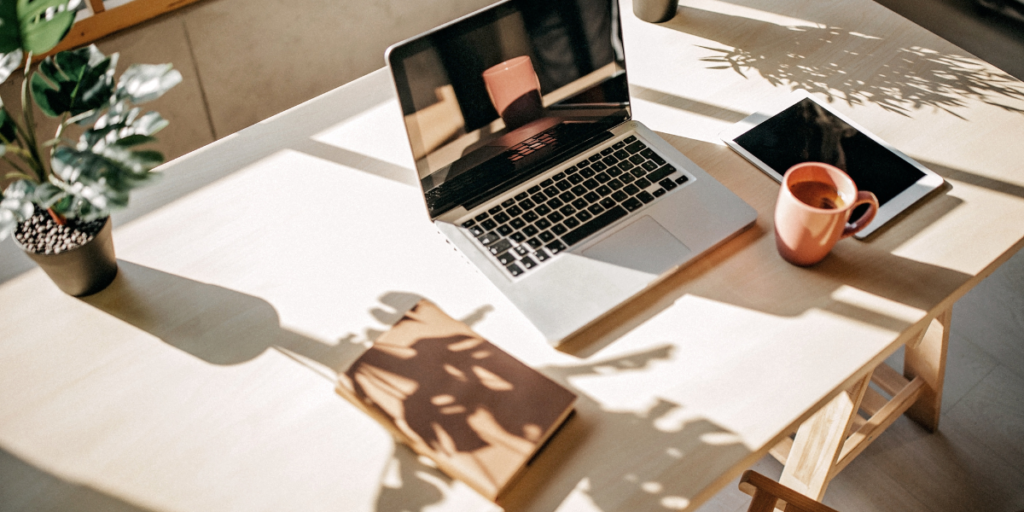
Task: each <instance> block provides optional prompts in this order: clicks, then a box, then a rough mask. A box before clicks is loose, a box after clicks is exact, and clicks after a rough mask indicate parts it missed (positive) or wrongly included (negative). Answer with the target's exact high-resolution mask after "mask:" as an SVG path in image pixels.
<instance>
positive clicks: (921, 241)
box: [892, 180, 1024, 275]
mask: <svg viewBox="0 0 1024 512" xmlns="http://www.w3.org/2000/svg"><path fill="white" fill-rule="evenodd" d="M950 183H951V184H952V185H953V188H952V189H951V190H950V191H949V192H948V195H950V196H952V197H955V198H957V199H959V200H960V201H962V202H961V203H960V205H959V206H958V207H957V209H958V210H961V211H960V212H959V213H958V215H955V216H950V215H947V216H944V217H941V218H939V219H937V220H935V221H934V222H932V223H931V224H929V225H927V226H924V227H923V228H922V229H921V230H920V231H919V232H917V233H915V234H914V235H913V236H911V237H910V238H908V239H907V240H906V241H905V242H903V243H901V244H900V245H899V246H897V247H896V248H895V249H893V251H892V254H893V255H896V256H900V257H903V258H907V259H910V260H915V261H918V262H921V263H926V264H929V265H934V266H936V267H942V268H945V269H950V270H955V271H958V272H963V273H965V274H969V275H975V274H978V273H979V272H981V271H982V270H984V268H985V267H986V266H988V263H987V262H991V261H993V260H995V259H996V258H998V257H1000V256H1001V255H1002V253H1003V252H1004V251H1005V240H1006V239H1007V238H1016V239H1020V238H1024V222H1008V219H1024V198H1020V197H1017V196H1016V195H1013V194H1007V193H1000V192H997V191H993V190H991V189H989V188H986V187H981V186H977V185H972V184H969V183H966V182H962V181H953V180H950ZM967 210H970V211H971V213H967V212H965V211H967ZM964 215H968V216H973V218H977V216H979V215H986V217H987V218H984V219H980V223H981V224H983V226H980V227H984V228H985V229H974V227H975V226H965V225H963V224H962V223H959V222H958V219H961V218H963V217H964ZM993 230H994V231H996V232H997V233H998V236H993ZM946 237H955V238H956V239H957V240H958V241H959V242H958V243H957V244H955V245H950V244H943V245H937V244H935V243H934V240H935V239H940V238H946ZM937 247H943V248H945V250H938V249H937ZM965 247H967V248H970V249H969V253H970V256H971V257H970V258H965V257H964V254H963V252H964V251H963V249H964V248H965Z"/></svg>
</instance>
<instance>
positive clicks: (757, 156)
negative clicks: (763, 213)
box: [722, 91, 943, 238]
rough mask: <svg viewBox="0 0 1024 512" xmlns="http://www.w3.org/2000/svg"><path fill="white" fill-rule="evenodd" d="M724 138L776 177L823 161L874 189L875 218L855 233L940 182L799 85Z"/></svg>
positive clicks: (885, 219) (863, 186) (864, 233)
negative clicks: (787, 98) (781, 103)
mask: <svg viewBox="0 0 1024 512" xmlns="http://www.w3.org/2000/svg"><path fill="white" fill-rule="evenodd" d="M722 140H724V141H725V143H726V144H728V145H729V147H731V148H733V149H734V150H736V151H737V152H738V153H739V154H741V155H743V157H744V158H746V159H747V160H749V161H750V162H751V163H753V164H754V165H756V166H757V167H758V168H759V169H761V170H762V171H764V172H765V173H767V174H768V175H769V176H771V177H772V178H774V179H775V181H778V182H781V181H782V176H783V174H785V173H786V170H787V169H789V168H790V167H792V166H794V165H796V164H799V163H802V162H824V163H827V164H831V165H834V166H836V167H838V168H840V169H842V170H844V171H846V173H847V174H849V175H850V177H851V178H853V181H854V182H855V183H856V184H857V188H858V189H860V190H868V191H871V192H874V194H875V196H877V197H878V202H879V209H878V215H876V216H875V220H873V221H872V222H871V224H869V225H868V226H867V227H866V228H864V230H863V231H861V232H860V233H858V234H857V235H856V236H857V238H864V237H866V236H868V235H870V234H871V233H872V232H874V231H875V230H876V229H878V228H879V227H881V226H883V225H884V224H885V223H886V222H889V221H890V220H892V218H893V217H895V216H896V215H898V214H899V213H900V212H902V211H903V210H905V209H907V208H908V207H910V205H912V204H914V203H916V202H917V201H919V200H921V199H922V198H924V197H925V196H927V195H928V194H929V193H930V192H932V191H933V190H935V189H937V188H939V187H941V186H942V184H943V180H942V177H941V176H939V175H938V174H935V173H934V172H932V171H930V170H928V169H927V168H925V167H924V166H923V165H921V164H920V163H918V162H916V161H915V160H914V159H912V158H910V157H908V156H907V155H904V154H903V153H901V152H900V151H899V150H897V149H895V148H893V147H892V146H890V145H888V144H886V143H885V142H883V141H882V140H881V139H879V138H878V137H876V136H875V135H873V134H871V133H870V132H868V131H867V130H865V129H864V128H862V127H860V126H858V125H857V124H856V123H854V122H853V121H851V120H850V119H847V118H846V117H845V116H843V115H842V114H839V113H838V112H834V111H833V110H831V109H829V108H828V107H827V106H825V105H823V104H822V103H819V102H818V101H817V100H815V99H814V97H812V96H810V95H809V94H807V93H806V92H803V91H800V92H798V93H796V94H795V96H794V98H793V101H792V102H790V103H789V105H788V106H786V107H785V108H783V109H781V110H777V111H773V112H758V113H756V114H753V115H751V116H749V117H747V118H746V119H744V120H743V121H740V122H739V123H736V124H735V125H734V126H733V127H732V128H730V129H728V130H726V131H725V132H723V133H722Z"/></svg>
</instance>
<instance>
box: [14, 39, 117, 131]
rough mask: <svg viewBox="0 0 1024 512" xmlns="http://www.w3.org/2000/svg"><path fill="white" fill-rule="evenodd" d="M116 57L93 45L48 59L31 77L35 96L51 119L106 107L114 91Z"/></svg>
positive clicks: (37, 102)
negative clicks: (105, 53) (107, 54)
mask: <svg viewBox="0 0 1024 512" xmlns="http://www.w3.org/2000/svg"><path fill="white" fill-rule="evenodd" d="M116 65H117V54H114V55H111V56H110V57H107V56H106V55H103V53H102V52H100V51H99V49H98V48H96V46H95V45H90V46H88V47H86V48H79V49H77V50H70V51H66V52H61V53H58V54H57V55H55V56H51V57H47V58H45V59H43V61H42V62H41V63H40V64H39V71H38V72H37V73H35V74H33V75H32V79H31V85H32V97H33V98H35V100H36V104H38V105H39V108H40V109H41V110H42V111H43V112H44V113H45V114H46V115H48V116H50V117H59V116H61V115H63V114H65V113H70V114H71V115H73V116H75V115H79V114H82V113H85V112H88V111H91V110H97V109H102V108H104V107H106V106H107V105H108V103H109V101H110V99H111V97H112V95H113V91H114V67H115V66H116Z"/></svg>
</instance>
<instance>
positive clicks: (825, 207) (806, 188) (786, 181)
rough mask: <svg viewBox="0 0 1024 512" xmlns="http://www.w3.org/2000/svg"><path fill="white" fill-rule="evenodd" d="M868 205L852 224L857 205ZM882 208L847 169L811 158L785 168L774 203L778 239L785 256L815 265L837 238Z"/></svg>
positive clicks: (860, 226) (861, 226)
mask: <svg viewBox="0 0 1024 512" xmlns="http://www.w3.org/2000/svg"><path fill="white" fill-rule="evenodd" d="M862 204H866V205H868V210H867V212H865V213H864V214H863V215H861V216H860V218H859V219H857V220H856V221H854V222H853V223H852V224H848V221H849V220H850V215H851V213H852V212H853V210H854V209H855V208H856V207H858V206H860V205H862ZM876 213H878V199H877V198H876V197H875V195H874V194H872V193H871V192H866V191H859V190H857V184H856V183H854V182H853V179H851V178H850V177H849V176H848V175H847V174H846V173H845V172H843V171H841V170H839V169H838V168H836V167H833V166H831V165H828V164H823V163H818V162H807V163H802V164H797V165H794V166H793V167H791V168H790V169H789V170H788V171H786V175H785V176H783V178H782V188H781V189H780V190H779V200H778V202H777V203H776V204H775V244H776V247H777V248H778V250H779V254H780V255H781V256H782V258H783V259H785V260H786V261H788V262H790V263H792V264H794V265H800V266H807V265H813V264H815V263H817V262H819V261H821V260H823V259H824V258H825V256H827V255H828V253H829V252H830V251H831V250H832V247H833V246H835V244H836V242H838V241H839V240H841V239H843V238H846V237H848V236H852V235H854V234H855V233H857V232H858V231H860V230H862V229H864V228H865V227H867V225H868V224H869V223H871V221H872V220H873V219H874V218H875V214H876Z"/></svg>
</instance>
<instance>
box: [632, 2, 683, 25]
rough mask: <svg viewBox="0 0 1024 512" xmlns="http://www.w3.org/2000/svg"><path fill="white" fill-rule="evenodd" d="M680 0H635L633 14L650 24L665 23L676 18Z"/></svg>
mask: <svg viewBox="0 0 1024 512" xmlns="http://www.w3.org/2000/svg"><path fill="white" fill-rule="evenodd" d="M678 9H679V0H633V14H635V15H636V17H637V18H640V19H642V20H644V21H647V22H650V23H664V22H666V21H668V20H670V19H672V18H674V17H675V15H676V11H677V10H678Z"/></svg>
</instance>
